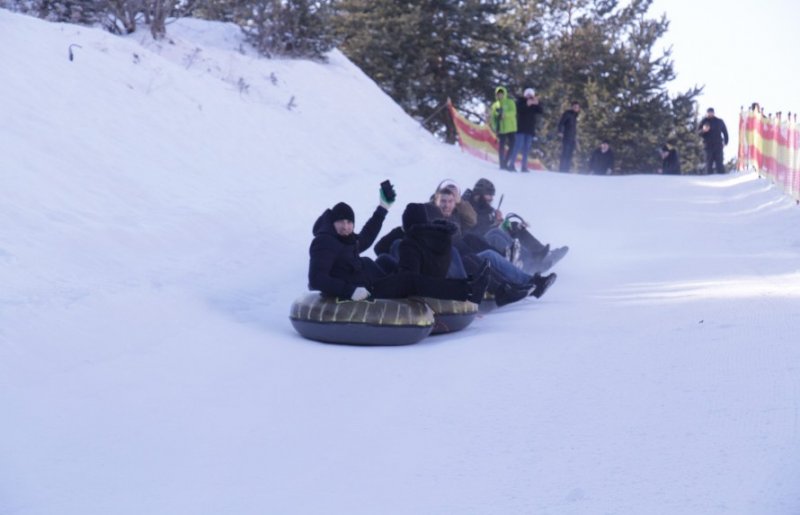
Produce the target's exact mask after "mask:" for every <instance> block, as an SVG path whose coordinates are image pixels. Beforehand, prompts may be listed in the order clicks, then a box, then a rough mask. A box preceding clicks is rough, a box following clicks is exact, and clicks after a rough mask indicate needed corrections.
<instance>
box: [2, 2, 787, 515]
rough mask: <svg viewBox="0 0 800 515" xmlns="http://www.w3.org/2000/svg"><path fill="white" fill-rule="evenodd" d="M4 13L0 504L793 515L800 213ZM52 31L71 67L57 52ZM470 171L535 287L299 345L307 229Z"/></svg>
mask: <svg viewBox="0 0 800 515" xmlns="http://www.w3.org/2000/svg"><path fill="white" fill-rule="evenodd" d="M168 32H169V39H168V41H164V42H160V43H154V42H153V41H152V40H151V39H150V37H149V36H148V35H147V34H146V33H145V32H142V33H139V34H135V35H133V36H130V37H126V38H120V37H115V36H112V35H109V34H106V33H103V32H101V31H97V30H92V29H88V28H85V27H77V26H72V25H57V24H47V23H44V22H41V21H38V20H35V19H32V18H27V17H22V16H18V15H14V14H11V13H9V12H7V11H3V10H0V62H2V63H3V64H4V69H5V73H4V74H3V80H2V81H0V112H2V113H3V115H4V116H3V123H2V125H0V127H1V128H0V178H2V181H0V184H2V186H0V228H2V230H0V413H2V425H0V457H1V458H2V459H0V513H3V514H6V513H8V514H15V515H18V514H24V515H33V514H37V515H38V514H53V513H58V514H60V515H70V514H75V515H78V514H80V515H86V514H105V513H114V514H136V515H141V514H143V513H147V514H177V513H192V514H219V513H235V514H264V513H276V514H277V513H281V514H283V513H291V514H319V513H348V514H374V513H393V514H395V513H396V514H420V513H436V514H450V513H452V514H469V513H474V514H487V513H498V514H510V513H551V514H565V513H566V514H573V513H574V514H585V513H617V514H641V513H648V514H658V513H664V514H675V513H681V514H709V513H737V514H738V513H748V514H794V513H798V512H799V511H800V489H798V487H797V482H796V481H795V478H796V477H798V476H800V465H799V463H800V460H798V459H797V456H798V453H800V439H799V438H798V403H800V383H799V382H798V379H797V377H798V367H799V366H800V349H798V347H797V345H796V341H797V339H798V328H797V327H798V326H797V323H796V320H797V318H798V315H800V302H798V301H800V264H799V263H800V236H798V235H797V227H798V224H799V223H800V211H799V210H798V208H797V206H795V205H794V204H793V203H792V202H791V201H790V200H789V199H787V198H785V197H782V196H781V194H780V192H778V191H777V190H775V189H774V188H772V187H770V186H769V184H767V183H766V182H765V181H762V180H758V179H757V178H756V177H754V176H749V175H747V176H739V175H732V176H714V177H653V176H630V177H586V176H577V175H562V174H555V173H535V174H529V175H521V174H509V173H501V172H499V171H497V170H496V169H495V168H494V167H492V166H490V165H488V164H485V163H482V162H480V161H476V160H473V159H471V158H469V157H467V156H465V155H462V154H461V153H460V152H459V150H458V149H456V148H453V147H449V146H446V145H443V144H441V143H439V142H437V141H436V140H434V139H433V138H432V137H430V135H429V134H428V133H427V132H426V131H425V130H423V129H421V128H419V126H418V125H417V124H416V123H415V122H414V121H413V120H411V119H409V118H408V117H407V116H406V115H405V114H404V113H403V112H402V110H401V109H400V108H399V107H398V106H396V105H395V104H393V103H392V102H391V100H390V99H389V98H388V97H387V96H386V95H384V94H383V93H382V92H381V91H380V90H379V89H378V88H377V87H376V86H375V84H374V83H373V82H372V81H370V80H369V79H368V78H367V77H366V76H364V74H363V73H362V72H360V71H359V70H358V69H357V68H355V67H354V66H353V65H352V64H351V63H350V62H348V61H347V59H345V58H344V57H343V56H342V55H341V54H340V53H338V52H333V53H332V55H331V60H330V63H328V64H318V63H311V62H304V61H286V60H266V59H261V58H258V57H257V56H256V55H255V54H254V53H253V52H252V51H250V50H249V49H248V48H247V47H246V45H243V44H242V42H241V39H240V37H239V33H238V30H237V29H236V28H235V27H231V26H229V25H224V24H216V23H208V22H199V21H197V20H183V21H179V22H176V23H174V24H171V25H169V27H168ZM71 45H78V46H77V47H72V51H73V54H74V59H73V60H72V61H70V60H69V59H68V50H69V48H70V46H71ZM483 176H485V177H488V178H490V179H491V180H493V181H494V182H495V184H496V186H497V190H498V193H504V194H505V200H504V204H503V208H504V209H507V210H509V211H515V212H519V213H521V214H522V215H523V216H525V217H526V218H527V219H529V220H530V221H532V222H533V230H534V233H535V234H537V236H539V237H540V238H541V239H543V240H544V241H549V242H550V243H552V244H554V245H561V244H569V245H570V247H571V249H572V250H571V252H570V254H569V255H568V256H567V257H566V258H565V259H564V260H563V261H562V262H561V263H560V264H559V266H558V270H557V271H558V273H559V280H558V282H557V283H556V285H555V286H554V287H553V288H552V289H551V290H550V291H549V292H548V294H547V295H546V296H545V297H544V298H542V299H541V300H539V301H535V300H533V299H530V300H526V301H523V302H520V303H517V304H515V305H512V306H509V307H507V308H504V309H502V310H497V311H496V312H494V313H491V314H489V315H486V316H484V317H482V318H481V319H479V320H477V321H476V322H475V323H474V324H473V325H472V326H470V327H469V328H467V329H466V330H465V331H462V332H461V333H457V334H453V335H447V336H442V337H436V338H429V339H428V340H425V341H423V342H422V343H420V344H418V345H415V346H411V347H405V348H350V347H339V346H327V345H321V344H318V343H314V342H310V341H306V340H303V339H301V338H299V337H298V336H297V334H296V333H294V331H293V330H292V328H291V325H290V324H289V322H288V317H287V315H288V309H289V305H290V304H291V302H292V300H293V299H294V298H295V297H296V296H298V295H300V294H301V293H303V292H304V290H305V287H306V286H305V285H306V266H307V249H308V244H309V242H310V239H311V225H312V223H313V221H314V220H315V218H316V217H317V216H318V215H319V214H320V213H321V212H322V211H323V210H324V209H325V208H326V207H329V206H331V205H333V204H334V203H336V202H338V201H339V200H345V201H347V202H349V203H350V204H351V205H352V206H353V207H354V209H355V211H356V218H357V220H356V225H357V226H358V225H359V222H363V221H364V220H366V218H367V217H368V216H369V214H370V213H371V211H372V210H373V209H374V207H375V205H377V202H378V184H379V183H380V181H381V180H383V179H385V178H389V179H391V180H392V181H393V182H394V183H395V184H396V185H397V190H398V194H399V199H398V205H397V206H395V207H394V208H393V210H392V212H391V213H390V215H389V218H388V220H387V224H386V226H385V230H386V229H388V228H391V227H393V226H395V225H397V224H398V223H399V221H400V214H401V212H402V207H403V204H404V203H405V202H410V201H421V200H425V199H427V198H428V196H429V195H430V194H431V193H432V191H433V189H434V188H435V187H436V185H437V184H438V183H439V182H440V181H441V180H442V179H444V178H448V177H449V178H453V179H455V180H457V181H458V182H459V183H460V184H461V185H462V186H464V187H467V186H471V185H472V184H474V182H475V180H477V179H478V178H479V177H483Z"/></svg>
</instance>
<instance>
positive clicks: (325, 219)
mask: <svg viewBox="0 0 800 515" xmlns="http://www.w3.org/2000/svg"><path fill="white" fill-rule="evenodd" d="M333 222H334V220H333V211H331V209H330V208H328V209H326V210H325V211H324V212H323V213H322V214H321V215H319V218H317V221H316V222H314V228H313V229H312V234H313V235H314V236H315V237H316V236H322V235H323V234H324V235H328V236H331V237H333V238H336V239H337V240H339V241H341V242H342V243H352V242H354V241H355V240H356V238H357V237H358V235H357V234H356V233H355V232H353V233H352V234H350V236H347V237H342V236H339V233H337V232H336V228H335V227H334V226H333Z"/></svg>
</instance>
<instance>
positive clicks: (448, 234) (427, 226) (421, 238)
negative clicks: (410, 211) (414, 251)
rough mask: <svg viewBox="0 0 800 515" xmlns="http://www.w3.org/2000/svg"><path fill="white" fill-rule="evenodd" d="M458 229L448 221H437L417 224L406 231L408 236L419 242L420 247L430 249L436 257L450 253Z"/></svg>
mask: <svg viewBox="0 0 800 515" xmlns="http://www.w3.org/2000/svg"><path fill="white" fill-rule="evenodd" d="M457 231H458V227H456V226H455V224H453V223H452V222H448V221H446V220H435V221H433V222H428V223H424V224H417V225H414V226H412V227H411V228H410V229H409V230H407V231H406V236H407V237H408V238H411V239H412V240H415V241H417V243H419V244H420V246H422V247H424V248H426V249H429V250H430V251H431V252H432V253H434V254H436V255H443V254H446V253H448V252H450V248H451V247H452V245H453V235H454V234H455V233H456V232H457Z"/></svg>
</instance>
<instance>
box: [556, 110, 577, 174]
mask: <svg viewBox="0 0 800 515" xmlns="http://www.w3.org/2000/svg"><path fill="white" fill-rule="evenodd" d="M580 112H581V104H580V102H578V101H577V100H573V101H572V106H571V107H570V108H569V109H568V110H566V111H564V113H563V114H562V115H561V118H560V119H559V120H558V129H557V130H558V135H559V136H560V137H561V163H560V164H559V168H558V169H559V170H560V171H562V172H569V171H570V169H571V168H572V154H573V153H574V152H575V147H576V146H577V143H578V114H579V113H580Z"/></svg>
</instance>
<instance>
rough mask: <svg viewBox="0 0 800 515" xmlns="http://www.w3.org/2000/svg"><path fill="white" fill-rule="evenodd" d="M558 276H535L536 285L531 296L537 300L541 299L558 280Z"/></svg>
mask: <svg viewBox="0 0 800 515" xmlns="http://www.w3.org/2000/svg"><path fill="white" fill-rule="evenodd" d="M557 277H558V276H557V275H556V274H550V275H545V276H542V275H539V274H536V275H534V276H533V281H534V284H535V285H536V286H535V287H534V288H533V291H532V292H531V296H533V297H536V298H537V299H539V298H541V297H542V295H544V292H546V291H547V290H548V289H549V288H550V287H551V286H552V285H553V283H554V282H556V278H557Z"/></svg>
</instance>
